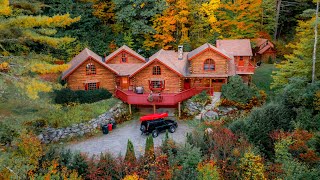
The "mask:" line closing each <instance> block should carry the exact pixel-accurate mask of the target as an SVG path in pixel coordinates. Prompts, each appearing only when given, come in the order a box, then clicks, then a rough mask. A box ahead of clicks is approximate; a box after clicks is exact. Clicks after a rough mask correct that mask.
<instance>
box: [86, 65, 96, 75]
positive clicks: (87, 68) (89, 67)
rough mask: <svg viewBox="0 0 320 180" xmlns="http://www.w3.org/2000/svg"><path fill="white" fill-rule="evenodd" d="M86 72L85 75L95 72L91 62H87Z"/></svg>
mask: <svg viewBox="0 0 320 180" xmlns="http://www.w3.org/2000/svg"><path fill="white" fill-rule="evenodd" d="M86 74H87V75H91V74H96V66H95V65H94V64H92V63H89V64H87V66H86Z"/></svg>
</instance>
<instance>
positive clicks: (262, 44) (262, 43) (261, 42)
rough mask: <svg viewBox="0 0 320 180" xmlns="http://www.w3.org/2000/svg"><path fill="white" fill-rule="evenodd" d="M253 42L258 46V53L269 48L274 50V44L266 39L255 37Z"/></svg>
mask: <svg viewBox="0 0 320 180" xmlns="http://www.w3.org/2000/svg"><path fill="white" fill-rule="evenodd" d="M253 42H255V43H256V46H257V47H258V52H257V53H258V54H263V53H264V52H266V51H267V50H268V49H270V48H271V49H272V50H274V44H273V43H272V42H271V41H269V40H268V39H263V38H257V39H254V40H253Z"/></svg>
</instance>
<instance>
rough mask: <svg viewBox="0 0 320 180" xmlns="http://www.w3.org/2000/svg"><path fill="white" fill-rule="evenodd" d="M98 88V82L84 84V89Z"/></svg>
mask: <svg viewBox="0 0 320 180" xmlns="http://www.w3.org/2000/svg"><path fill="white" fill-rule="evenodd" d="M96 89H99V83H87V84H86V86H85V90H87V91H88V90H89V91H90V90H96Z"/></svg>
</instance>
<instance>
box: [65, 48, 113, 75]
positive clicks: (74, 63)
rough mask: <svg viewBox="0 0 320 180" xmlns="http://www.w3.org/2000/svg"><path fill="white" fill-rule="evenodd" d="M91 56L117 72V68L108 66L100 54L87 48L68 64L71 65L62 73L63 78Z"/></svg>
mask: <svg viewBox="0 0 320 180" xmlns="http://www.w3.org/2000/svg"><path fill="white" fill-rule="evenodd" d="M90 58H91V59H92V60H94V61H96V62H98V63H99V64H101V65H102V66H103V67H105V68H107V69H109V70H111V71H112V72H114V73H116V74H117V72H116V71H115V70H113V69H112V68H110V67H108V66H107V65H106V64H105V63H103V62H102V58H101V57H100V56H99V55H97V54H96V53H94V52H93V51H91V50H90V49H88V48H85V49H84V50H82V51H81V52H80V53H79V54H78V55H76V56H75V57H74V58H73V59H72V60H71V61H70V62H69V63H68V64H70V67H69V69H67V70H66V71H64V72H63V73H62V77H61V79H62V80H63V79H65V78H67V77H68V76H69V75H70V74H72V73H73V72H74V71H75V70H76V69H78V68H79V67H80V66H81V65H82V64H83V63H84V62H86V61H87V60H88V59H90Z"/></svg>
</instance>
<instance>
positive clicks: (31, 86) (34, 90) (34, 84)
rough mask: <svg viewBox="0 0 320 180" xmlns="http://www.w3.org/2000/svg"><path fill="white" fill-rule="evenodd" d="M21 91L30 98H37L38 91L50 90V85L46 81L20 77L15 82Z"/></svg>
mask: <svg viewBox="0 0 320 180" xmlns="http://www.w3.org/2000/svg"><path fill="white" fill-rule="evenodd" d="M17 85H18V86H19V87H20V88H21V89H22V90H23V92H24V93H25V94H26V95H27V96H28V97H29V98H31V99H38V98H39V93H40V92H50V91H52V86H51V85H50V84H48V83H45V82H42V81H39V80H36V79H28V78H25V79H21V81H20V82H18V84H17Z"/></svg>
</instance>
